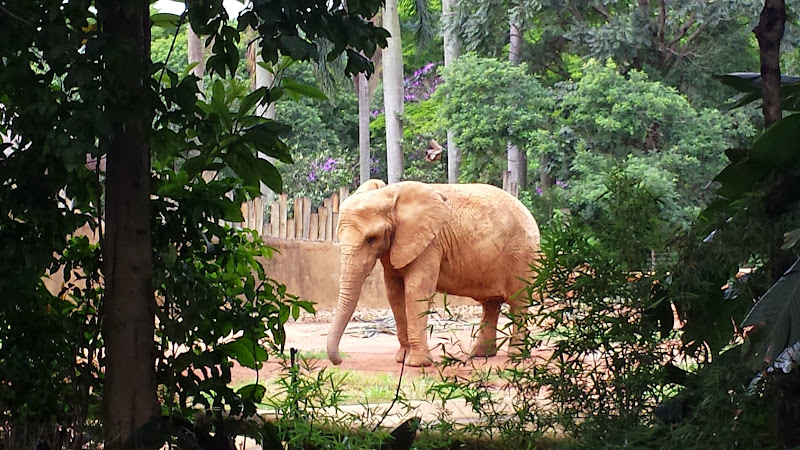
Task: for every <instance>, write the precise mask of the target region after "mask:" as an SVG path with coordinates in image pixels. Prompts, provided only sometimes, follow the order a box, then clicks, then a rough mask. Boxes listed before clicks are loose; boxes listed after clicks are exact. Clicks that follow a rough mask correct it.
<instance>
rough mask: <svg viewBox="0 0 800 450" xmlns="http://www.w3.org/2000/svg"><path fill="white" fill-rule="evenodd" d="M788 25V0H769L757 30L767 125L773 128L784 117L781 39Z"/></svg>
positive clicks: (765, 122) (765, 4)
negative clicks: (782, 111) (782, 115)
mask: <svg viewBox="0 0 800 450" xmlns="http://www.w3.org/2000/svg"><path fill="white" fill-rule="evenodd" d="M785 26H786V4H785V2H784V0H766V1H765V2H764V9H763V10H761V16H760V19H759V22H758V25H757V26H756V27H755V29H754V30H753V31H754V32H755V34H756V38H757V39H758V48H759V53H760V55H761V58H760V59H761V78H762V79H763V80H764V83H763V84H762V88H761V89H762V96H763V98H764V103H763V107H762V110H763V112H764V125H765V127H769V126H770V125H772V124H773V123H775V122H777V121H778V120H780V118H781V65H780V63H781V55H780V51H781V39H783V33H784V28H785Z"/></svg>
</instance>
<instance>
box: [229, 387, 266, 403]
mask: <svg viewBox="0 0 800 450" xmlns="http://www.w3.org/2000/svg"><path fill="white" fill-rule="evenodd" d="M236 393H237V394H239V395H241V396H242V397H244V398H246V399H248V400H250V401H253V402H255V403H259V402H261V401H262V400H264V395H266V394H267V388H266V387H264V386H263V385H261V384H256V383H253V384H248V385H246V386H242V387H240V388H239V390H237V391H236Z"/></svg>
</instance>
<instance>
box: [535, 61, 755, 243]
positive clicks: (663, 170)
mask: <svg viewBox="0 0 800 450" xmlns="http://www.w3.org/2000/svg"><path fill="white" fill-rule="evenodd" d="M581 73H582V75H581V76H580V78H579V79H578V80H577V81H575V82H574V83H564V84H560V85H558V86H556V98H558V101H557V105H556V109H555V112H556V114H555V116H554V120H555V126H554V127H553V130H555V131H553V132H550V131H548V130H542V131H540V134H541V135H540V136H538V139H537V140H536V143H535V147H534V148H533V149H532V152H533V153H534V154H535V155H539V154H546V155H548V157H549V159H550V160H551V161H552V166H551V167H548V168H547V169H548V170H549V172H550V173H551V175H552V176H554V177H556V178H558V179H561V180H565V181H567V182H569V185H570V201H569V207H570V208H571V209H573V211H582V212H583V213H584V214H592V213H593V209H594V208H595V206H594V205H595V202H596V199H597V197H598V195H599V194H601V193H602V192H603V190H604V187H603V175H602V174H603V173H604V172H607V171H609V170H611V169H612V168H613V167H615V166H618V165H619V166H622V167H623V168H624V170H626V171H628V172H630V174H631V176H633V177H636V178H640V179H642V180H643V181H644V182H645V183H647V184H648V187H649V189H650V190H651V192H652V193H653V194H654V195H656V196H657V197H658V198H659V199H660V201H661V202H662V205H661V207H662V216H663V217H664V218H668V220H669V221H670V222H671V223H672V224H673V225H674V226H675V227H676V228H683V229H686V228H688V227H689V224H690V223H691V222H692V220H693V219H694V218H695V217H696V216H697V214H698V213H699V211H700V209H701V208H702V207H703V206H705V205H707V204H708V203H709V201H710V200H711V199H712V198H713V196H714V193H713V190H712V189H710V186H709V184H710V183H709V180H711V179H712V178H713V176H714V175H715V174H716V173H717V172H719V171H720V170H721V169H722V167H723V166H724V164H725V157H724V152H725V150H726V149H728V148H731V147H742V146H743V145H745V144H746V142H747V140H748V139H749V138H751V137H752V136H753V135H754V134H755V130H754V128H753V126H752V124H751V122H750V121H749V120H748V118H747V117H746V116H745V115H744V114H743V113H742V112H736V113H733V114H728V115H723V114H721V113H720V112H719V111H717V110H713V109H703V110H696V109H694V108H693V107H692V105H691V104H690V103H689V100H688V99H687V98H686V97H684V96H683V95H681V94H679V93H678V92H677V91H676V90H675V89H674V88H670V87H668V86H665V85H663V84H661V83H659V82H655V81H651V80H649V79H648V77H647V75H645V74H644V73H642V72H638V71H636V70H631V71H630V72H628V73H627V74H626V75H622V74H621V73H619V71H618V69H617V67H616V65H615V64H614V63H613V62H611V61H608V62H606V63H605V64H602V63H600V62H598V61H595V60H589V61H588V62H586V64H585V65H584V66H583V67H582V68H581ZM564 206H567V205H564Z"/></svg>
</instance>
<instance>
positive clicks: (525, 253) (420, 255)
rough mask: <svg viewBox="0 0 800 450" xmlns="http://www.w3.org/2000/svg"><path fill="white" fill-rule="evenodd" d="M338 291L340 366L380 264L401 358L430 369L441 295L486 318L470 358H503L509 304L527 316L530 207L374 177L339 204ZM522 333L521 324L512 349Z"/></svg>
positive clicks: (466, 187) (532, 258) (461, 187)
mask: <svg viewBox="0 0 800 450" xmlns="http://www.w3.org/2000/svg"><path fill="white" fill-rule="evenodd" d="M338 233H339V242H340V249H341V261H340V262H341V273H340V279H339V293H338V301H337V305H336V309H335V312H334V316H333V320H332V323H331V326H330V329H329V332H328V338H327V352H328V358H329V359H330V361H331V362H332V363H333V364H334V365H338V364H341V362H342V360H341V358H340V356H339V342H340V341H341V338H342V335H343V333H344V330H345V328H346V326H347V323H348V322H349V321H350V319H351V318H352V316H353V312H354V311H355V308H356V305H357V302H358V299H359V296H360V294H361V287H362V285H363V283H364V280H365V279H366V277H367V275H369V274H370V273H371V272H372V269H373V267H374V266H375V264H376V262H377V260H378V259H380V260H381V263H382V265H383V275H384V282H385V285H386V294H387V297H388V300H389V305H390V306H391V309H392V313H393V314H394V318H395V322H396V324H397V339H398V341H399V342H400V349H399V350H398V352H397V354H396V356H395V360H396V361H397V362H399V363H402V362H405V363H406V364H407V365H409V366H429V365H431V364H432V363H433V358H432V355H431V353H430V349H429V348H428V342H427V333H426V329H427V311H428V307H429V300H430V299H431V297H432V296H433V293H434V292H435V291H437V292H445V293H448V294H454V295H460V296H465V297H471V298H473V299H475V300H476V301H477V302H478V303H480V305H481V306H482V310H483V311H482V312H483V316H482V318H481V325H480V328H479V331H478V336H477V339H476V342H475V344H474V346H473V348H472V351H471V355H472V356H493V355H495V354H496V353H497V344H496V338H497V321H498V317H499V315H500V307H501V304H502V303H503V302H507V303H508V304H509V305H510V309H511V312H512V314H519V313H522V312H524V311H525V310H526V308H527V299H526V298H525V295H524V292H522V291H524V288H525V286H526V280H530V279H532V277H533V276H535V274H534V269H533V268H534V267H535V263H536V260H537V258H538V255H539V249H540V247H539V245H540V242H539V241H540V234H539V227H538V225H537V224H536V221H535V220H534V218H533V216H532V215H531V213H530V212H529V211H528V209H527V208H526V207H525V206H524V205H523V204H522V203H521V202H520V201H519V200H517V198H515V197H514V196H512V195H510V194H509V193H507V192H505V191H503V190H502V189H499V188H497V187H494V186H491V185H488V184H426V183H420V182H416V181H403V182H399V183H395V184H391V185H388V186H387V185H386V184H385V183H383V181H381V180H368V181H366V182H364V184H362V185H361V186H360V187H359V188H358V190H356V191H355V192H354V193H353V195H351V196H349V197H348V198H347V199H345V200H344V201H343V202H342V203H341V205H340V207H339V224H338ZM521 337H522V336H521V330H520V329H519V327H518V326H517V325H514V327H513V330H512V336H511V339H510V345H511V346H512V348H513V346H514V345H516V344H518V343H519V341H520V339H521Z"/></svg>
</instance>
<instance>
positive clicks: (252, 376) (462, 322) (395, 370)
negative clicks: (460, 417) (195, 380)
mask: <svg viewBox="0 0 800 450" xmlns="http://www.w3.org/2000/svg"><path fill="white" fill-rule="evenodd" d="M370 316H371V317H368V318H366V319H362V321H351V322H350V323H349V324H348V326H347V329H346V330H345V334H344V336H343V337H342V340H341V343H340V344H339V352H340V354H342V356H343V360H344V361H343V362H342V364H341V365H340V366H339V368H341V369H343V370H353V371H359V372H365V373H392V374H394V375H399V374H400V372H401V369H402V364H400V363H397V362H395V360H394V355H395V352H396V351H397V349H398V348H399V344H398V342H397V336H395V334H394V321H393V320H392V318H391V314H390V313H389V312H388V310H387V311H385V312H378V313H372V314H370ZM322 320H325V319H324V318H323V319H322ZM479 322H480V319H479V318H478V317H477V316H474V317H467V318H459V319H452V318H447V319H435V318H431V319H429V321H428V325H429V328H430V329H431V334H429V336H428V344H429V346H430V348H431V353H433V356H434V359H436V360H438V359H439V358H441V356H442V353H443V352H444V351H447V352H448V353H449V354H451V355H456V356H458V357H459V359H464V360H467V359H468V355H469V349H470V348H471V347H472V344H473V334H474V333H475V330H477V328H478V326H479ZM506 323H507V320H506V321H503V320H502V319H501V323H500V325H499V328H500V329H502V328H503V326H505V324H506ZM329 327H330V323H327V322H319V321H301V322H289V323H288V324H287V325H286V353H287V354H288V353H289V349H290V348H296V349H298V350H299V351H301V352H303V353H304V354H306V355H308V354H313V355H314V356H315V357H316V358H319V363H318V366H319V367H328V366H330V365H331V363H330V361H328V359H327V356H326V353H325V346H326V340H327V337H328V328H329ZM498 337H502V332H501V333H498ZM506 347H507V346H506V345H504V346H503V347H501V349H500V350H499V351H498V354H497V356H494V357H490V358H476V359H475V360H474V361H473V363H474V366H476V367H495V366H498V365H502V364H504V363H505V362H506V361H507V350H506ZM471 366H472V365H470V367H468V368H467V367H465V368H463V369H459V371H464V372H465V373H466V372H469V371H471V370H473V369H472V367H471ZM280 369H281V363H280V362H279V361H277V360H274V359H273V360H270V361H268V362H267V363H265V365H264V368H263V369H262V370H261V371H260V373H259V374H258V377H259V379H260V380H265V379H268V378H270V377H271V376H274V374H276V373H277V372H279V371H280ZM426 371H427V372H428V373H431V372H433V373H436V369H434V368H432V367H429V368H419V367H406V368H405V369H404V376H406V377H410V376H419V375H421V374H423V373H425V372H426ZM232 376H233V382H232V383H233V385H234V386H240V385H243V384H247V383H251V382H253V381H255V380H256V376H257V374H256V372H255V371H254V370H251V369H247V368H244V367H241V366H238V365H236V366H235V367H234V368H233V370H232Z"/></svg>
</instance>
